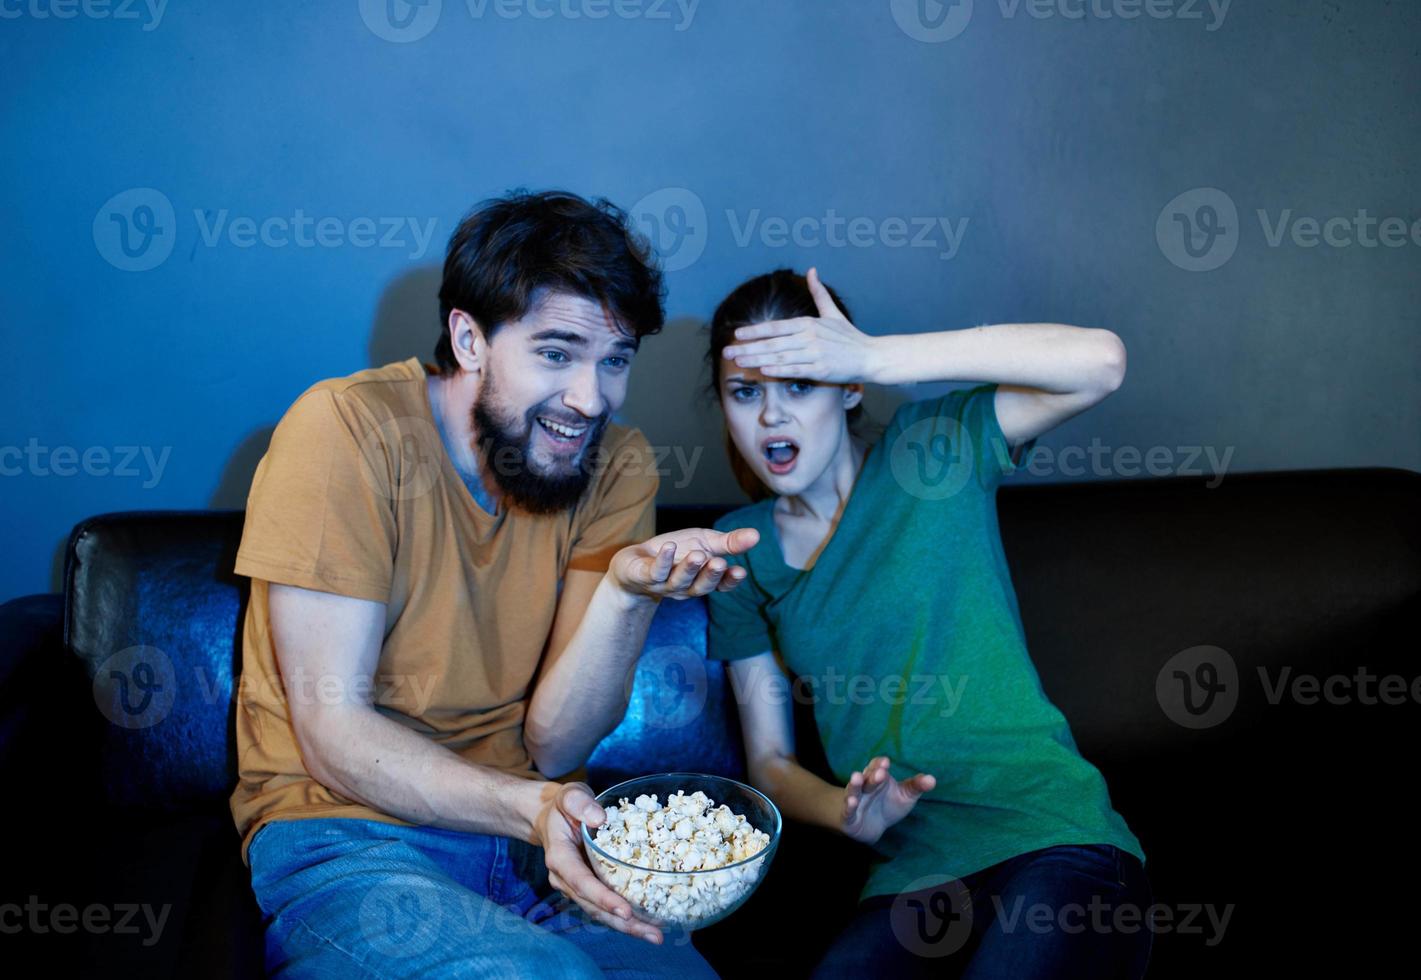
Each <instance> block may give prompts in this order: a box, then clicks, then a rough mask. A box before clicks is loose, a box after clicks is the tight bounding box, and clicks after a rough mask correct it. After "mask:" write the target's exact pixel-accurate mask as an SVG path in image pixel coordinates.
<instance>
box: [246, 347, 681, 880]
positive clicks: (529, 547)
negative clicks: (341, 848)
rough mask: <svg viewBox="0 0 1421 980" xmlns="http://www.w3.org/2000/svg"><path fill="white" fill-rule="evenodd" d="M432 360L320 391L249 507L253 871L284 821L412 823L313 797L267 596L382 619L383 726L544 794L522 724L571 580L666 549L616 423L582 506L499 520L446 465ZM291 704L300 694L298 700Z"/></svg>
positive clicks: (286, 427) (634, 448)
mask: <svg viewBox="0 0 1421 980" xmlns="http://www.w3.org/2000/svg"><path fill="white" fill-rule="evenodd" d="M433 372H434V369H433V368H432V367H427V366H425V365H423V364H421V362H420V361H419V359H418V358H410V359H409V360H406V361H403V362H400V363H396V364H389V365H386V366H385V367H381V368H372V369H370V370H366V371H360V372H358V373H356V374H352V375H350V376H348V377H345V378H337V379H333V380H328V381H322V382H320V383H319V384H316V385H314V386H312V387H311V388H310V389H308V390H307V391H306V392H305V393H303V394H302V395H301V397H300V398H298V399H297V400H296V403H295V404H293V405H292V406H291V408H290V409H289V410H288V411H287V412H286V414H285V415H284V416H283V417H282V419H281V422H280V423H279V424H278V425H277V427H276V431H275V432H274V433H273V434H272V437H271V445H270V447H269V448H268V450H267V453H266V455H265V456H264V457H263V458H262V461H261V463H260V465H258V467H257V471H256V475H255V476H254V477H253V479H252V489H251V493H250V494H249V496H248V498H247V514H246V525H245V527H244V529H243V532H242V544H241V547H240V549H239V550H238V553H237V562H236V571H237V573H238V574H239V575H246V576H249V577H250V578H251V579H252V587H251V599H250V602H249V603H248V606H247V613H246V619H245V622H244V626H243V631H242V676H241V677H240V679H239V681H238V699H237V768H238V772H239V781H238V783H237V786H236V789H235V790H234V791H233V793H232V797H231V808H232V816H233V819H234V820H235V822H236V824H237V830H238V832H239V833H240V834H241V835H242V857H243V860H244V861H245V860H246V859H247V845H248V844H249V843H250V842H251V839H252V835H253V834H255V833H256V831H257V830H258V829H260V828H261V827H262V826H263V825H265V824H266V823H267V822H269V821H271V820H291V819H301V818H310V817H353V818H363V819H371V820H383V821H386V822H389V823H396V824H404V823H405V821H403V820H400V819H399V818H397V817H394V816H391V815H389V814H385V813H381V812H379V811H376V810H372V809H370V808H368V807H366V806H363V805H361V804H358V803H354V802H352V801H351V800H348V799H346V798H345V797H342V796H341V795H340V794H338V793H335V792H333V791H332V790H330V789H328V788H326V787H325V786H323V785H321V784H320V783H318V782H316V781H315V780H314V779H313V778H312V777H311V776H310V775H309V774H308V772H307V771H306V768H305V766H304V765H303V764H302V761H301V754H300V751H299V749H298V747H297V743H296V738H295V734H294V733H293V731H292V728H291V719H290V715H289V714H288V711H287V705H286V693H287V688H286V687H285V686H284V685H285V684H293V685H301V688H300V689H296V690H297V693H298V695H302V696H309V697H316V698H321V697H329V696H333V695H337V694H340V693H344V692H333V691H330V690H329V689H328V690H327V691H326V692H324V693H323V692H322V690H321V688H320V687H319V684H321V683H326V684H328V685H329V684H330V683H331V680H330V679H327V680H325V681H318V680H317V679H316V678H285V679H283V678H282V677H281V675H280V673H279V671H278V668H277V664H276V657H275V652H274V650H273V646H272V636H271V628H270V621H269V615H268V605H267V590H268V584H269V583H271V582H277V583H282V584H286V585H294V586H299V587H301V588H306V589H314V590H317V591H321V592H331V593H337V594H340V595H347V596H353V597H355V598H360V599H370V600H374V601H377V602H382V603H385V606H386V613H385V632H384V640H383V643H382V646H381V650H380V660H379V663H378V666H377V668H376V672H375V678H374V684H373V685H372V687H371V692H372V693H373V703H374V705H375V707H376V710H378V711H379V712H380V713H381V714H383V715H385V716H386V717H388V718H391V719H393V720H395V721H397V722H399V723H400V724H403V725H406V726H408V727H410V728H412V729H414V730H415V731H417V732H419V733H421V734H423V735H426V736H428V737H429V738H431V739H433V740H434V741H435V742H437V743H439V744H440V745H443V746H445V747H447V748H449V749H451V750H453V751H454V752H457V753H458V754H459V755H461V756H463V757H464V758H465V759H468V760H469V761H470V762H475V763H478V764H480V765H487V766H494V767H497V768H499V769H502V770H505V771H507V772H510V773H513V774H516V775H521V776H527V777H529V778H540V777H539V776H538V774H537V772H536V771H535V770H534V768H533V764H532V761H531V760H530V758H529V756H528V752H527V750H526V749H525V747H524V744H523V716H524V712H525V710H526V708H527V702H528V699H529V697H530V696H531V694H532V682H533V679H534V677H535V675H536V673H537V670H538V665H539V662H540V660H541V658H542V654H543V649H544V646H545V644H546V642H547V638H548V635H549V633H550V632H551V629H552V623H553V615H554V612H555V611H556V608H557V601H558V583H559V581H560V580H561V578H562V577H563V574H564V572H565V571H566V570H568V569H588V570H592V571H605V570H606V568H607V565H608V563H609V561H610V559H611V557H612V555H614V554H615V553H616V552H617V550H618V549H620V548H622V547H625V546H626V545H628V544H632V543H635V542H639V541H644V540H646V539H647V538H650V537H651V536H652V535H653V534H654V533H655V519H656V515H655V498H656V490H657V484H658V479H657V476H656V471H655V467H654V466H653V464H652V459H651V451H650V447H649V446H648V445H647V442H646V439H645V438H644V437H643V436H642V434H641V433H640V432H639V431H637V430H636V429H630V428H626V427H623V426H620V425H615V424H611V425H608V426H607V430H606V432H605V434H604V436H603V439H602V453H601V459H602V460H604V461H605V464H606V465H603V466H599V467H598V469H597V470H596V472H595V473H594V475H593V477H592V481H591V483H590V484H589V486H588V489H587V492H586V494H585V495H584V496H583V498H582V500H581V501H580V503H579V504H578V506H577V507H575V508H574V509H572V510H569V511H564V512H560V513H557V514H551V515H534V514H529V513H527V512H526V511H521V510H517V509H512V508H509V507H508V506H506V505H503V506H500V507H499V513H498V514H496V515H491V514H489V513H488V512H486V511H485V510H483V508H481V507H480V506H479V505H478V504H477V503H476V502H475V501H474V499H473V497H472V495H471V494H470V493H469V491H468V488H467V487H465V485H464V483H463V481H462V480H461V479H460V477H459V474H458V472H457V471H456V470H455V468H454V464H453V461H452V460H451V459H450V458H449V455H448V453H447V452H446V451H445V450H444V447H443V444H442V443H441V441H440V437H439V432H438V429H437V428H436V427H435V423H434V416H433V414H432V412H431V410H430V405H429V395H428V382H427V378H428V376H429V375H430V374H432V373H433ZM293 689H294V688H293Z"/></svg>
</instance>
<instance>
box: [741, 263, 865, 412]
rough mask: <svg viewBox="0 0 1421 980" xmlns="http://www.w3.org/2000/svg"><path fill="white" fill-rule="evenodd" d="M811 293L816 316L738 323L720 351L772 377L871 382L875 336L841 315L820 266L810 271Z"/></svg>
mask: <svg viewBox="0 0 1421 980" xmlns="http://www.w3.org/2000/svg"><path fill="white" fill-rule="evenodd" d="M808 278H809V292H810V294H811V295H812V296H813V297H814V305H815V306H816V307H817V308H818V310H819V315H818V316H801V317H794V318H793V319H789V320H769V321H767V322H765V323H756V324H752V325H750V326H745V327H740V328H739V329H737V330H736V331H735V343H733V344H729V345H727V346H726V347H725V349H724V350H723V351H722V352H721V356H722V357H724V358H726V359H727V360H733V361H734V362H735V363H736V365H737V366H738V367H741V368H759V369H760V371H761V373H763V374H764V375H766V376H767V377H771V378H803V379H805V380H808V381H827V382H834V383H839V384H851V383H854V382H862V381H872V380H873V373H874V370H875V363H876V354H877V350H878V345H877V340H876V338H874V337H871V336H869V335H868V334H866V333H864V332H863V331H861V330H859V329H858V328H857V327H855V326H854V325H853V324H852V323H850V322H849V321H848V318H847V317H845V316H844V314H843V311H841V310H840V309H839V307H838V305H837V304H836V303H835V302H834V298H833V297H832V296H830V295H829V290H828V289H826V288H824V284H823V283H822V282H820V281H819V270H818V269H810V270H809V277H808Z"/></svg>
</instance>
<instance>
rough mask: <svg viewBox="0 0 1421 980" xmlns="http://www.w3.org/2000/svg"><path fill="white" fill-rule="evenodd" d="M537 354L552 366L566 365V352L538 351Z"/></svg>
mask: <svg viewBox="0 0 1421 980" xmlns="http://www.w3.org/2000/svg"><path fill="white" fill-rule="evenodd" d="M538 353H539V354H541V355H542V356H543V358H544V359H546V360H549V361H552V362H553V363H554V364H566V363H567V361H568V356H567V352H566V351H560V350H540V351H538Z"/></svg>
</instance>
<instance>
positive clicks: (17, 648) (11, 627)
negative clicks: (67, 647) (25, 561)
mask: <svg viewBox="0 0 1421 980" xmlns="http://www.w3.org/2000/svg"><path fill="white" fill-rule="evenodd" d="M63 656H64V597H63V596H62V595H60V594H58V593H53V594H42V595H27V596H21V597H20V598H18V599H11V600H10V601H9V602H7V603H5V604H4V605H0V772H4V771H8V770H9V768H10V763H11V762H12V759H11V755H12V754H13V753H14V752H15V751H17V747H18V746H19V745H20V742H21V738H20V733H21V731H22V730H23V729H24V728H25V727H26V726H27V725H28V724H29V723H30V722H31V720H32V719H33V717H34V715H35V710H36V703H37V702H38V701H39V700H41V699H40V698H39V697H36V692H37V691H39V690H41V688H42V686H43V685H45V684H47V682H48V681H49V680H50V679H51V678H52V677H53V673H52V672H53V670H54V669H55V668H56V667H57V666H58V665H59V664H60V663H61V662H62V660H63Z"/></svg>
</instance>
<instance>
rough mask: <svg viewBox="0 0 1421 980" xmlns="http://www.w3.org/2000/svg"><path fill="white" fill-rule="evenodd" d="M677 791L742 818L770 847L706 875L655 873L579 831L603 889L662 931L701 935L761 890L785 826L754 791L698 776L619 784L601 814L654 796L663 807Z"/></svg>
mask: <svg viewBox="0 0 1421 980" xmlns="http://www.w3.org/2000/svg"><path fill="white" fill-rule="evenodd" d="M677 790H680V791H681V792H683V793H685V794H686V795H687V796H690V795H691V794H693V793H695V792H697V791H700V792H702V793H704V794H706V796H708V797H710V799H711V805H712V806H713V807H716V806H720V805H721V804H725V805H726V806H728V807H730V812H731V813H736V814H740V815H742V816H743V817H745V820H746V822H747V823H749V824H750V826H751V827H754V828H755V829H756V830H759V831H762V832H763V833H765V834H768V835H769V838H770V841H769V843H768V844H766V845H765V846H764V847H763V848H762V849H760V850H759V851H758V852H756V853H755V854H753V855H752V856H750V857H748V858H746V859H744V860H743V861H737V862H736V863H734V864H728V865H726V866H724V867H721V868H712V869H710V870H705V871H658V870H656V869H654V868H644V867H639V866H637V865H635V864H631V863H629V862H627V861H623V860H621V859H619V858H617V857H615V856H614V855H612V854H610V853H608V852H607V851H606V850H604V849H603V848H602V847H601V845H599V844H598V843H597V840H596V836H595V830H594V829H593V828H590V827H588V826H587V825H586V824H583V825H582V846H583V849H584V850H585V851H586V852H587V860H588V862H589V863H590V864H591V865H592V870H593V871H595V872H596V873H597V877H598V878H600V879H601V880H602V883H603V884H604V885H606V886H607V887H608V888H610V889H612V891H614V892H616V893H617V894H618V895H621V896H622V897H623V898H625V899H626V900H627V901H628V902H630V903H631V905H632V908H634V909H635V910H636V912H637V914H638V915H639V916H641V917H642V918H644V919H646V920H647V921H649V922H654V923H656V924H657V925H658V926H662V927H679V928H682V929H686V930H691V929H701V928H704V927H705V926H708V925H711V924H713V923H716V922H719V921H720V920H721V919H724V918H725V917H726V916H728V915H730V913H732V912H734V911H735V910H736V909H738V908H739V907H740V906H741V905H743V904H744V903H745V900H746V899H747V898H749V897H750V895H751V894H752V893H753V892H754V891H755V889H756V888H757V887H758V886H759V884H760V882H761V881H762V880H763V879H764V876H765V872H766V870H768V869H769V866H770V859H771V858H773V857H774V856H775V849H776V848H777V847H779V843H780V831H781V830H782V828H783V821H782V820H781V818H780V811H779V809H778V808H777V807H776V806H775V805H774V803H772V802H770V798H769V797H768V796H766V795H765V794H764V793H761V792H760V791H759V790H757V789H755V788H754V787H753V786H746V785H745V784H744V783H742V782H738V781H736V780H734V779H727V778H726V777H724V776H710V775H706V774H705V773H699V772H667V773H661V774H659V775H655V776H639V777H637V778H636V779H628V780H627V781H626V782H622V783H618V784H617V785H615V786H613V787H611V788H610V789H607V790H604V791H603V792H601V793H599V794H597V803H598V805H599V806H601V807H603V808H604V809H605V808H606V807H609V806H616V805H617V804H618V803H619V802H620V801H621V800H622V798H623V797H625V798H626V800H627V801H628V802H630V803H634V802H636V798H637V797H638V796H642V795H646V796H653V795H654V796H655V797H656V802H657V803H658V804H660V805H663V806H664V805H665V804H666V801H667V799H668V798H670V797H671V796H674V795H675V794H676V791H677Z"/></svg>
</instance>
